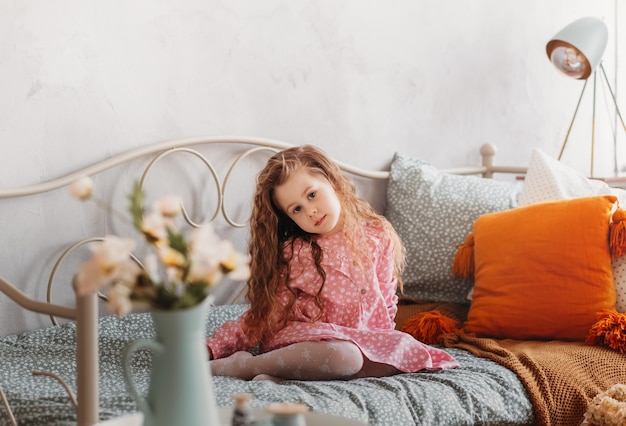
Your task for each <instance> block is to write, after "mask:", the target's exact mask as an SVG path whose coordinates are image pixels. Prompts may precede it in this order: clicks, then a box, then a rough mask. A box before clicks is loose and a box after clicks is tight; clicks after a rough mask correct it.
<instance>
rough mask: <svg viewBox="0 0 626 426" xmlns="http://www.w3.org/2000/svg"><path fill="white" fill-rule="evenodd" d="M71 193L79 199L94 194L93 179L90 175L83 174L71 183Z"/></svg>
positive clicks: (84, 198)
mask: <svg viewBox="0 0 626 426" xmlns="http://www.w3.org/2000/svg"><path fill="white" fill-rule="evenodd" d="M70 194H71V195H72V197H74V198H76V199H77V200H81V201H82V200H86V199H88V198H89V197H91V194H93V181H92V180H91V178H90V177H89V176H83V177H81V178H80V179H78V180H77V181H75V182H74V183H73V184H71V185H70Z"/></svg>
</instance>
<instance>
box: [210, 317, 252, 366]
mask: <svg viewBox="0 0 626 426" xmlns="http://www.w3.org/2000/svg"><path fill="white" fill-rule="evenodd" d="M241 322H242V321H241V319H239V320H237V321H227V322H225V323H224V324H222V325H221V326H220V327H219V328H218V329H217V330H216V331H215V333H214V334H213V336H211V337H209V338H207V339H206V345H207V347H208V348H209V349H210V350H211V353H212V354H213V359H218V358H224V357H227V356H229V355H231V354H233V353H235V352H237V351H247V350H250V349H251V348H252V345H251V344H250V341H249V339H248V337H247V336H246V333H245V332H244V330H243V328H242V324H241Z"/></svg>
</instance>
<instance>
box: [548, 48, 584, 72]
mask: <svg viewBox="0 0 626 426" xmlns="http://www.w3.org/2000/svg"><path fill="white" fill-rule="evenodd" d="M550 61H551V62H552V63H553V64H554V66H555V67H557V68H558V69H559V70H560V71H561V72H563V73H565V74H566V75H568V76H570V77H573V78H583V77H586V76H588V75H589V74H590V73H591V66H590V65H589V61H587V58H586V57H585V55H583V54H582V53H581V52H580V50H578V49H576V48H575V47H572V46H569V45H561V46H558V47H555V48H554V50H552V53H551V54H550Z"/></svg>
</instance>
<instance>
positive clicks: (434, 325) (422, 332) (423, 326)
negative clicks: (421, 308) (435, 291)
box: [401, 309, 460, 345]
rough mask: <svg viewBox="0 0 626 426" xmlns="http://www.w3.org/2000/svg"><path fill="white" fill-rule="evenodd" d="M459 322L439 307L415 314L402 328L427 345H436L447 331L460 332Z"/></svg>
mask: <svg viewBox="0 0 626 426" xmlns="http://www.w3.org/2000/svg"><path fill="white" fill-rule="evenodd" d="M457 325H458V322H457V321H456V320H454V319H452V318H450V317H447V316H445V315H444V314H442V313H441V312H439V311H438V310H437V309H435V310H433V311H428V312H420V313H419V314H417V315H413V316H412V317H410V318H409V319H408V320H406V321H405V323H404V325H402V328H401V330H402V331H404V332H405V333H408V334H410V335H411V336H413V337H415V338H416V339H417V340H419V341H421V342H423V343H426V344H427V345H436V344H438V343H440V342H441V338H442V336H443V335H444V334H446V333H458V332H459V331H460V330H459V329H458V328H457Z"/></svg>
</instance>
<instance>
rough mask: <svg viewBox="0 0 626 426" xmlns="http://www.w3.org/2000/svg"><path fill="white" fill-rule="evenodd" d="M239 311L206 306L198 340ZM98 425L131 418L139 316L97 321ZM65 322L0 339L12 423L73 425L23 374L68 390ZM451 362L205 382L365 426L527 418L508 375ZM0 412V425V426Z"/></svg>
mask: <svg viewBox="0 0 626 426" xmlns="http://www.w3.org/2000/svg"><path fill="white" fill-rule="evenodd" d="M244 309H245V306H243V305H233V306H216V307H212V308H211V309H210V311H209V315H208V316H207V324H206V329H207V335H210V334H212V333H213V331H214V330H215V328H217V326H219V325H220V324H221V323H223V322H224V321H226V320H228V319H232V318H236V317H237V316H238V315H240V314H241V313H242V312H243V310H244ZM99 329H100V419H101V420H106V419H109V418H112V417H117V416H120V415H122V414H126V413H130V412H134V411H136V410H137V407H136V404H135V402H134V401H133V400H132V398H131V397H130V396H129V394H128V391H127V389H126V384H125V382H124V378H123V373H122V368H121V364H120V359H121V352H122V350H123V348H124V346H125V344H126V343H127V342H128V341H130V340H133V339H137V338H152V337H154V331H153V328H152V321H151V318H150V315H149V314H132V315H129V316H127V317H123V318H118V317H115V316H105V317H102V318H101V319H100V323H99ZM75 331H76V327H75V324H74V323H67V324H64V325H62V326H58V327H49V328H45V329H41V330H36V331H33V332H28V333H23V334H20V335H14V336H8V337H4V338H0V385H1V386H2V388H3V389H4V392H5V394H6V395H7V398H8V400H9V403H10V404H11V407H12V410H13V412H14V414H15V417H16V418H17V421H18V425H20V426H22V425H37V426H40V425H51V426H54V425H74V424H76V414H75V412H74V409H73V407H72V405H71V403H70V401H69V398H68V396H67V394H66V392H65V390H64V389H63V388H62V386H61V385H60V384H59V383H57V382H56V381H55V380H54V379H52V378H49V377H43V376H33V375H31V371H32V370H42V371H47V372H52V373H55V374H58V375H59V376H61V377H62V378H63V379H64V380H65V381H66V382H67V383H68V384H69V385H70V387H72V389H73V391H74V392H75V391H76V387H75V382H76V357H75V343H76V339H75ZM447 350H448V351H449V352H450V353H451V354H452V355H453V356H454V357H455V358H456V359H457V360H458V361H459V362H460V364H461V366H460V367H459V368H457V369H454V370H446V371H439V372H429V373H414V374H400V375H397V376H394V377H386V378H377V379H358V380H351V381H319V382H302V381H288V382H284V383H282V384H275V383H272V382H264V381H257V382H246V381H243V380H238V379H232V378H225V377H214V378H213V380H214V384H215V390H216V393H217V403H218V405H223V406H225V405H232V403H233V401H232V398H231V395H232V394H233V393H237V392H250V393H252V394H254V399H253V400H252V401H251V405H252V406H254V407H261V406H265V405H268V404H270V403H271V402H275V401H289V402H302V403H305V404H307V405H308V406H309V407H310V408H311V410H312V411H316V412H323V413H330V414H337V415H341V416H344V417H348V418H351V419H355V420H360V421H362V422H364V423H367V424H370V425H390V426H398V425H455V426H456V425H526V424H533V410H532V406H531V404H530V402H529V400H528V397H527V395H526V392H525V390H524V388H523V386H522V384H521V383H520V381H519V380H518V379H517V377H516V376H515V374H513V373H512V372H511V371H509V370H507V369H505V368H504V367H501V366H499V365H498V364H496V363H494V362H492V361H489V360H486V359H481V358H477V357H475V356H473V355H471V354H469V353H468V352H466V351H463V350H460V349H447ZM135 364H136V367H135V372H136V382H137V387H138V389H140V390H141V391H143V392H145V391H146V390H147V387H148V383H149V369H150V355H149V353H148V352H146V351H140V352H138V353H137V355H136V357H135ZM10 424H11V422H10V421H9V417H8V415H7V413H6V410H5V409H4V407H3V406H2V404H0V425H10Z"/></svg>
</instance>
